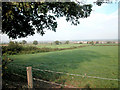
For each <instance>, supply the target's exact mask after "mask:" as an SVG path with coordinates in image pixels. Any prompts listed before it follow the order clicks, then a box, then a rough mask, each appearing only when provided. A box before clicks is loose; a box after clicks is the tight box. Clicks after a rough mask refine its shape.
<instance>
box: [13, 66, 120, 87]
mask: <svg viewBox="0 0 120 90" xmlns="http://www.w3.org/2000/svg"><path fill="white" fill-rule="evenodd" d="M16 67H17V66H16ZM18 67H19V68H26V67H21V66H18ZM32 70H33V71H40V72H49V73H56V74H64V75H68V76H78V77H84V78H85V77H86V78H94V79H101V80H111V81H120V79H114V78H104V77H97V76H89V75H86V74H85V75H81V74H72V73H66V72H56V71H52V70H42V69H38V68H34V67H33V68H32ZM37 73H38V72H37ZM12 74H14V75H16V76H19V77H22V78H24V79H26V76H24V75H19V74H16V73H12ZM33 80H35V81H40V82H44V83H48V84H54V85H58V86H64V87H72V88H73V86H69V85H65V84H60V83H56V82H51V81H46V80H42V79H39V78H35V77H34V76H33ZM74 88H75V87H74Z"/></svg>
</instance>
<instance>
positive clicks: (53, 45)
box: [26, 44, 90, 48]
mask: <svg viewBox="0 0 120 90" xmlns="http://www.w3.org/2000/svg"><path fill="white" fill-rule="evenodd" d="M88 45H90V44H60V45H56V44H38V45H29V44H28V45H26V46H34V47H37V48H71V47H77V46H88Z"/></svg>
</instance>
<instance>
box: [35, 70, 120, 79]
mask: <svg viewBox="0 0 120 90" xmlns="http://www.w3.org/2000/svg"><path fill="white" fill-rule="evenodd" d="M33 70H37V71H45V72H54V73H59V74H66V75H71V76H81V77H88V78H96V79H104V80H114V81H120V80H119V79H112V78H103V77H96V76H87V75H79V74H70V73H65V72H55V71H51V70H41V69H37V68H33Z"/></svg>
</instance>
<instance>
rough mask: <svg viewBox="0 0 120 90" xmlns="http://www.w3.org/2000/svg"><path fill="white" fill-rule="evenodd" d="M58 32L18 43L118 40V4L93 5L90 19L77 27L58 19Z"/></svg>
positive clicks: (5, 37)
mask: <svg viewBox="0 0 120 90" xmlns="http://www.w3.org/2000/svg"><path fill="white" fill-rule="evenodd" d="M57 21H58V27H57V29H56V32H53V31H50V30H47V31H46V33H45V35H43V36H41V35H40V34H37V33H36V34H35V35H34V36H28V37H27V38H20V39H16V41H22V40H27V41H34V40H37V41H48V40H53V41H55V40H89V39H118V3H115V2H113V3H112V4H103V5H102V6H96V5H94V4H93V11H92V12H91V15H90V16H89V17H88V18H85V19H80V24H79V25H77V26H74V25H71V23H68V22H66V20H65V17H63V18H59V19H57ZM4 41H5V42H8V41H9V38H8V37H7V35H2V42H4Z"/></svg>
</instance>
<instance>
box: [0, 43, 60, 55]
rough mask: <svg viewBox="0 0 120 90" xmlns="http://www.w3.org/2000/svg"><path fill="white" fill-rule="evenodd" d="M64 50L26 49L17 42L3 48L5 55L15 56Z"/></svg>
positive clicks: (28, 47) (30, 47)
mask: <svg viewBox="0 0 120 90" xmlns="http://www.w3.org/2000/svg"><path fill="white" fill-rule="evenodd" d="M57 50H62V49H58V48H54V49H53V48H37V47H33V46H27V47H24V46H22V45H19V44H18V43H16V42H10V43H9V44H8V46H2V54H3V55H14V54H29V53H40V52H50V51H57Z"/></svg>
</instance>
